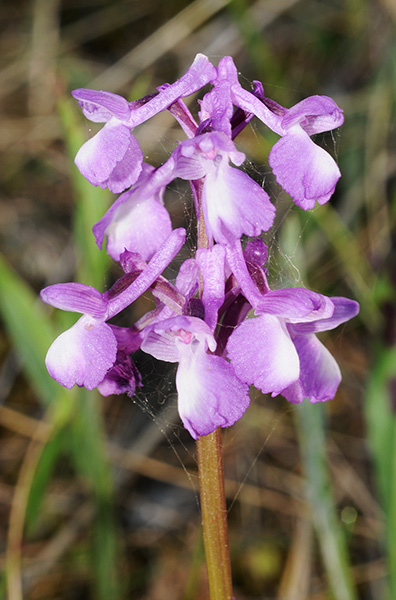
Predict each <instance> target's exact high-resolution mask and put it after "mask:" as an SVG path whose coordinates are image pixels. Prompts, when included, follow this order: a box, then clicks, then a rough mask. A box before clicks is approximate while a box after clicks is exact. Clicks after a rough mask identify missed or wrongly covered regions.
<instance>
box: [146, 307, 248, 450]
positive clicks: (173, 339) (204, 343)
mask: <svg viewBox="0 0 396 600" xmlns="http://www.w3.org/2000/svg"><path fill="white" fill-rule="evenodd" d="M215 349H216V341H215V339H214V337H213V334H212V332H211V330H210V328H209V326H208V325H207V324H206V323H205V322H204V321H202V320H201V319H199V318H197V317H186V316H181V317H173V318H170V319H167V320H165V321H160V322H159V323H156V324H154V325H152V326H150V327H148V328H147V329H146V330H145V336H144V340H143V342H142V350H144V351H145V352H147V353H148V354H151V355H152V356H154V357H155V358H158V359H159V360H164V361H167V362H178V363H179V365H178V369H177V374H176V388H177V392H178V408H179V414H180V418H181V420H182V422H183V425H184V427H185V428H186V429H187V430H188V431H189V432H190V434H191V435H192V437H193V438H194V439H198V437H199V436H204V435H208V434H209V433H212V432H213V431H215V429H217V427H229V426H231V425H233V424H234V423H235V422H236V421H237V420H238V419H240V418H241V416H242V415H243V414H244V412H245V411H246V409H247V407H248V406H249V395H248V387H247V385H246V384H244V383H242V382H241V381H240V380H239V379H238V378H237V376H236V375H235V372H234V369H233V367H232V365H231V364H230V363H229V362H227V361H226V360H225V359H224V358H222V357H220V356H216V355H214V354H211V353H209V352H213V351H214V350H215ZM208 351H209V352H208Z"/></svg>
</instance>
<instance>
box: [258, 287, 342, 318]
mask: <svg viewBox="0 0 396 600" xmlns="http://www.w3.org/2000/svg"><path fill="white" fill-rule="evenodd" d="M254 309H255V311H256V312H257V313H269V314H271V315H276V316H277V317H283V318H285V319H287V320H288V321H291V322H294V321H296V322H300V320H301V319H302V320H303V321H315V320H317V319H321V318H327V317H331V315H332V314H333V312H334V305H333V303H332V302H331V300H330V299H329V298H327V297H326V296H323V295H322V294H317V293H315V292H311V290H307V289H305V288H283V289H280V290H270V291H269V292H267V293H266V294H263V295H262V297H261V300H260V302H258V303H257V304H256V305H255V307H254Z"/></svg>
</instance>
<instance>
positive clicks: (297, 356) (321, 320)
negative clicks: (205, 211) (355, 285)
mask: <svg viewBox="0 0 396 600" xmlns="http://www.w3.org/2000/svg"><path fill="white" fill-rule="evenodd" d="M227 258H228V261H229V263H230V265H231V268H232V270H233V273H234V275H235V277H236V278H237V280H238V283H239V285H240V287H241V290H242V293H243V294H244V295H245V297H246V298H247V299H248V300H249V302H250V303H251V305H252V307H253V308H254V312H255V315H256V316H255V317H253V318H251V319H247V320H246V321H244V322H243V323H241V324H240V325H239V326H238V327H237V328H236V329H235V331H233V333H232V334H231V336H230V338H229V340H228V343H227V355H228V357H229V358H230V360H231V363H232V364H233V366H234V369H235V372H236V374H237V376H238V377H239V378H240V379H241V380H242V381H245V382H246V383H249V384H253V385H255V386H256V387H257V388H258V389H260V390H261V391H262V392H264V393H271V394H272V396H276V395H278V394H282V395H283V396H285V398H286V399H287V400H289V401H290V402H302V400H303V399H304V398H309V400H310V401H311V402H319V401H325V400H330V399H332V398H334V396H335V393H336V391H337V388H338V385H339V383H340V381H341V373H340V370H339V367H338V365H337V363H336V361H335V359H334V358H333V357H332V356H331V354H330V353H329V352H328V350H327V349H326V348H325V347H324V346H323V344H322V343H321V342H320V341H319V340H318V339H317V338H316V336H315V333H316V332H319V331H326V330H328V329H333V328H335V327H337V326H338V325H339V324H341V323H344V322H345V321H348V320H349V319H351V318H352V317H354V316H355V315H356V314H357V313H358V311H359V305H358V304H357V302H354V301H353V300H349V299H347V298H338V297H336V298H327V297H326V296H323V295H322V294H318V293H315V292H312V291H310V290H306V289H304V288H288V289H280V290H269V289H268V291H267V290H265V291H264V292H263V291H262V290H260V289H259V288H258V287H257V286H256V285H255V283H254V282H253V280H252V279H251V277H250V274H249V272H248V269H247V267H246V263H245V261H244V258H243V256H242V252H241V249H240V245H237V244H235V246H234V248H232V249H230V248H228V249H227Z"/></svg>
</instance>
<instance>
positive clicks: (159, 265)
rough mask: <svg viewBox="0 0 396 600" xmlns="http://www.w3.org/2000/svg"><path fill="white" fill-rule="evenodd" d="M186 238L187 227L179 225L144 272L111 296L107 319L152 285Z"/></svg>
mask: <svg viewBox="0 0 396 600" xmlns="http://www.w3.org/2000/svg"><path fill="white" fill-rule="evenodd" d="M185 239H186V232H185V229H183V228H182V227H179V228H178V229H174V230H173V231H172V233H171V234H170V235H169V236H168V237H167V238H166V240H165V241H164V243H163V244H162V245H161V247H160V248H159V250H157V252H156V253H155V254H154V256H153V257H152V258H151V259H150V262H149V263H148V265H147V267H146V268H145V269H144V271H143V272H142V273H140V275H139V276H138V277H137V278H136V279H135V280H134V281H133V282H132V283H131V284H130V285H129V287H127V288H126V289H123V291H121V292H120V293H119V294H116V295H115V296H113V295H112V296H111V298H110V299H109V301H108V310H107V315H106V317H107V319H111V317H113V316H114V315H117V314H118V313H119V312H121V311H122V310H124V308H127V307H128V306H129V305H130V304H132V302H134V301H135V300H136V299H137V298H139V296H141V295H142V294H143V293H144V292H145V291H146V290H148V288H149V287H150V285H152V284H153V283H154V281H155V280H156V279H158V277H159V276H160V275H161V273H162V271H163V270H164V269H165V267H167V266H168V265H169V263H170V262H171V260H172V259H173V258H174V257H175V256H176V254H177V253H178V252H179V250H180V248H181V247H182V245H183V244H184V240H185Z"/></svg>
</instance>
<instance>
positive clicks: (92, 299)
mask: <svg viewBox="0 0 396 600" xmlns="http://www.w3.org/2000/svg"><path fill="white" fill-rule="evenodd" d="M184 240H185V231H184V229H175V230H174V231H173V232H172V234H171V235H170V236H169V237H168V238H167V240H166V241H165V243H164V244H163V245H162V247H161V248H160V250H159V251H158V252H156V254H155V255H154V256H153V258H152V259H151V261H150V262H149V263H148V265H147V267H146V268H145V269H144V270H143V271H142V272H141V273H140V274H139V275H138V276H137V277H136V278H135V279H134V280H133V281H132V283H130V282H129V281H128V280H125V279H122V280H119V282H117V283H116V284H115V285H114V286H113V288H111V289H110V290H109V291H108V292H105V293H104V294H101V293H100V292H98V290H96V289H95V288H93V287H91V286H88V285H84V284H81V283H58V284H55V285H51V286H49V287H46V288H44V289H43V290H42V291H41V299H42V300H43V301H44V302H46V303H47V304H51V305H52V306H55V307H56V308H61V309H62V310H67V311H71V312H78V313H83V316H82V317H80V319H79V320H78V321H77V322H76V323H75V324H74V325H73V326H72V327H71V328H70V329H68V330H67V331H65V332H64V333H62V334H61V335H60V336H59V337H58V338H57V339H56V340H55V341H54V342H53V344H52V345H51V347H50V349H49V350H48V353H47V357H46V366H47V369H48V372H49V374H50V375H51V376H52V377H53V378H54V379H56V380H57V381H58V382H59V383H60V384H62V385H63V386H65V387H67V388H71V387H73V385H75V384H77V385H79V386H84V387H86V388H87V389H89V390H92V389H93V388H95V387H97V386H98V385H99V384H100V383H101V382H102V381H103V379H104V378H105V376H106V374H107V373H108V371H109V370H110V369H111V368H112V367H113V365H114V364H115V362H116V359H117V352H119V351H124V352H125V344H124V345H123V344H121V345H120V341H119V340H118V343H117V334H116V332H115V329H114V328H113V326H111V325H109V324H108V323H107V321H108V320H109V319H111V318H112V317H114V316H115V315H116V314H118V313H120V312H121V311H122V310H124V309H125V308H126V307H127V306H129V305H130V304H132V302H134V301H135V300H136V299H137V298H138V297H139V296H141V295H142V294H143V293H144V292H145V291H146V290H147V289H148V288H149V287H150V286H151V285H152V284H153V283H154V282H155V281H156V279H157V278H158V277H159V276H160V275H161V273H162V271H163V270H164V269H165V267H167V266H168V264H169V263H170V261H171V260H172V259H173V258H174V257H175V256H176V254H177V253H178V252H179V250H180V248H181V247H182V245H183V243H184ZM118 337H119V336H118Z"/></svg>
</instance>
